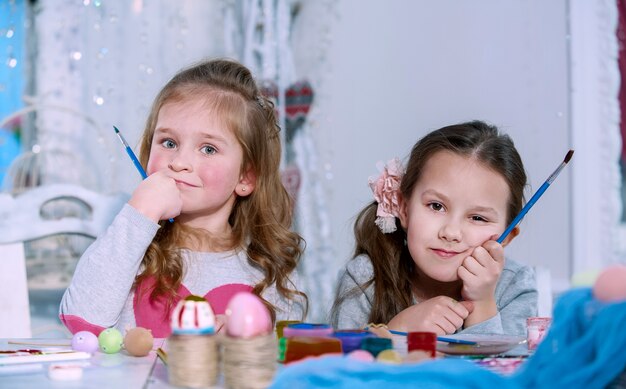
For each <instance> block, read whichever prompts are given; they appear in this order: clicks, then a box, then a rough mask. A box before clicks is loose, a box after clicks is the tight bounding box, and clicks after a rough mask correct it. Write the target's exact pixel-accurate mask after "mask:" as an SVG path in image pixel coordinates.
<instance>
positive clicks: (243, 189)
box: [235, 169, 256, 197]
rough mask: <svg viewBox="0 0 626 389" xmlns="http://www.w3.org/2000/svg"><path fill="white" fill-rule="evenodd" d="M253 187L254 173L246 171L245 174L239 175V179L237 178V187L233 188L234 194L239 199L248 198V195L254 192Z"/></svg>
mask: <svg viewBox="0 0 626 389" xmlns="http://www.w3.org/2000/svg"><path fill="white" fill-rule="evenodd" d="M255 186H256V174H255V173H254V171H252V169H248V170H246V172H245V173H242V174H241V177H240V178H239V182H238V183H237V186H236V187H235V193H236V194H237V196H239V197H246V196H249V195H250V193H252V192H253V191H254V188H255Z"/></svg>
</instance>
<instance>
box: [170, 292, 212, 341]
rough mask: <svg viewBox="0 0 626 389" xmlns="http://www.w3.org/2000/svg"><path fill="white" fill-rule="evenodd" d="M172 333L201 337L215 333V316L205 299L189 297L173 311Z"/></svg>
mask: <svg viewBox="0 0 626 389" xmlns="http://www.w3.org/2000/svg"><path fill="white" fill-rule="evenodd" d="M171 324H172V333H174V334H177V335H200V334H212V333H213V332H215V314H214V313H213V308H211V305H210V304H209V302H208V301H206V299H205V298H204V297H200V296H194V295H191V296H187V297H186V298H185V299H184V300H181V301H179V302H178V304H177V305H176V308H174V310H173V311H172V321H171Z"/></svg>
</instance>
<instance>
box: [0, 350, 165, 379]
mask: <svg viewBox="0 0 626 389" xmlns="http://www.w3.org/2000/svg"><path fill="white" fill-rule="evenodd" d="M9 341H11V342H23V343H24V344H13V343H9ZM70 341H71V340H70V339H10V340H9V339H0V350H19V349H25V348H30V349H44V348H45V347H46V345H52V344H54V345H56V344H67V345H69V344H70ZM27 343H28V344H27ZM162 344H163V339H155V343H154V349H155V350H156V348H157V347H159V346H161V345H162ZM56 347H58V346H56ZM51 364H81V365H82V364H85V366H84V367H83V376H82V378H81V379H79V380H74V381H55V380H52V379H50V378H49V377H48V367H49V366H50V365H51ZM9 367H11V368H12V369H7V368H9ZM17 369H24V371H23V372H16V371H15V370H17ZM0 388H12V389H13V388H16V389H19V388H29V389H30V388H94V389H95V388H98V389H100V388H128V389H133V388H150V389H155V388H174V387H173V386H170V385H169V384H168V380H167V368H166V366H165V365H164V364H163V362H162V361H161V360H160V359H159V358H157V355H156V352H155V351H151V352H150V354H148V355H147V356H145V357H133V356H131V355H129V354H127V353H126V352H125V351H121V352H119V353H116V354H104V353H102V352H96V353H94V354H93V356H92V357H91V358H90V359H87V360H78V361H60V362H51V363H35V364H20V365H12V366H2V367H0Z"/></svg>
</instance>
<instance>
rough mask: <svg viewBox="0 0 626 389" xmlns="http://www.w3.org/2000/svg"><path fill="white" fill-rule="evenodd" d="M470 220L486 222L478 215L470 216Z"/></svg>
mask: <svg viewBox="0 0 626 389" xmlns="http://www.w3.org/2000/svg"><path fill="white" fill-rule="evenodd" d="M472 220H473V221H475V222H486V221H487V219H485V218H484V217H482V216H480V215H474V216H472Z"/></svg>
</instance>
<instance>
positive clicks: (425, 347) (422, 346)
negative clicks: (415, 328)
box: [406, 332, 437, 358]
mask: <svg viewBox="0 0 626 389" xmlns="http://www.w3.org/2000/svg"><path fill="white" fill-rule="evenodd" d="M406 342H407V348H408V351H409V352H411V351H425V352H427V353H429V354H430V356H431V357H432V358H434V357H435V352H436V351H437V334H436V333H434V332H409V333H408V334H407V340H406Z"/></svg>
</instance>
